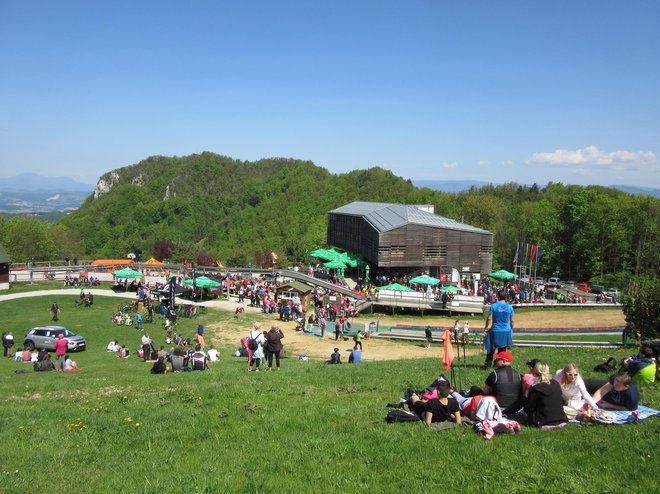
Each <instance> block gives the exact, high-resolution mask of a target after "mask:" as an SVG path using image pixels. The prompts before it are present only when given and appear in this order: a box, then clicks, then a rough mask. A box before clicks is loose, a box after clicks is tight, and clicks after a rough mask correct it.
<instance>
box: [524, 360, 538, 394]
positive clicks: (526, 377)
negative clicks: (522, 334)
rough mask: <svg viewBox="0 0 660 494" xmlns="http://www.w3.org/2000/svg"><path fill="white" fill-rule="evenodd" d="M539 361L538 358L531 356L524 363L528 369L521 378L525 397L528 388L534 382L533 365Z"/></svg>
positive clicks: (530, 387)
mask: <svg viewBox="0 0 660 494" xmlns="http://www.w3.org/2000/svg"><path fill="white" fill-rule="evenodd" d="M539 362H540V360H539V359H537V358H533V359H532V360H530V361H529V362H527V364H526V365H527V368H528V369H529V372H528V373H527V374H523V376H522V378H521V381H522V384H521V385H522V395H523V398H527V397H528V396H529V390H530V389H532V386H534V385H535V384H536V376H534V367H536V364H538V363H539Z"/></svg>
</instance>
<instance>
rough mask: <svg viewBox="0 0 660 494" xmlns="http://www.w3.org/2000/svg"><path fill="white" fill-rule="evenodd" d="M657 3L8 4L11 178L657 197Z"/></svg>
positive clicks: (7, 160)
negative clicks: (205, 164) (156, 174)
mask: <svg viewBox="0 0 660 494" xmlns="http://www.w3.org/2000/svg"><path fill="white" fill-rule="evenodd" d="M659 25H660V2H658V1H656V0H649V1H635V0H631V1H628V2H620V1H610V0H597V1H596V0H593V1H587V0H585V1H575V0H567V1H552V2H539V1H532V0H520V1H510V0H501V1H492V0H489V1H485V0H484V1H478V0H471V1H463V0H455V1H451V2H450V1H440V0H433V1H431V0H427V1H414V0H413V1H405V2H401V1H396V2H394V1H386V0H380V1H357V0H354V1H350V2H348V1H347V2H344V1H331V2H327V1H326V2H321V1H315V0H306V1H285V0H282V1H278V2H276V1H250V0H244V1H241V2H224V1H190V2H170V1H164V0H161V1H157V2H156V1H154V2H152V1H138V0H134V1H132V2H124V1H113V2H94V1H92V2H90V1H66V0H64V1H57V2H46V1H40V2H34V1H30V0H4V1H3V2H1V3H0V55H1V60H2V68H3V70H2V76H1V77H0V176H4V177H7V176H13V175H15V174H17V173H20V172H28V171H29V172H35V173H39V174H42V175H47V176H69V177H73V178H76V179H78V180H81V181H84V182H88V183H95V182H96V180H97V179H98V177H99V176H100V175H102V174H103V173H105V172H107V171H110V170H112V169H114V168H119V167H122V166H127V165H131V164H134V163H136V162H138V161H140V160H142V159H144V158H146V157H147V156H150V155H178V156H182V155H187V154H191V153H196V152H201V151H212V152H216V153H219V154H224V155H227V156H231V157H233V158H237V159H242V160H256V159H259V158H264V157H274V156H279V157H291V158H298V159H305V160H311V161H313V162H315V163H316V164H317V165H320V166H323V167H326V168H327V169H329V170H330V171H331V172H336V173H341V172H346V171H350V170H353V169H356V168H369V167H371V166H376V165H378V166H382V167H384V168H387V169H390V170H392V172H393V173H395V174H396V175H400V176H402V177H404V178H410V179H413V180H414V179H426V180H485V181H492V182H508V181H517V182H520V183H532V182H537V183H540V184H545V183H546V182H548V181H553V182H564V183H577V184H600V185H609V184H632V185H640V186H648V187H660V56H659V54H660V29H658V26H659Z"/></svg>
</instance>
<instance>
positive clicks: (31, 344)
mask: <svg viewBox="0 0 660 494" xmlns="http://www.w3.org/2000/svg"><path fill="white" fill-rule="evenodd" d="M25 348H27V349H28V350H30V351H32V350H34V343H33V342H31V341H26V342H25Z"/></svg>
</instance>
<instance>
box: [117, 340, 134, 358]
mask: <svg viewBox="0 0 660 494" xmlns="http://www.w3.org/2000/svg"><path fill="white" fill-rule="evenodd" d="M117 346H119V343H117ZM130 356H131V353H130V351H129V350H128V348H126V345H122V346H121V348H120V349H119V354H118V355H117V358H128V357H130Z"/></svg>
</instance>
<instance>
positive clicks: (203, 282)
mask: <svg viewBox="0 0 660 494" xmlns="http://www.w3.org/2000/svg"><path fill="white" fill-rule="evenodd" d="M183 284H184V285H189V286H192V285H193V284H194V285H195V286H198V287H199V288H213V287H214V286H220V285H222V283H220V282H219V281H215V280H212V279H211V278H207V277H206V276H198V277H197V278H195V281H194V283H193V280H186V281H184V282H183Z"/></svg>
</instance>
